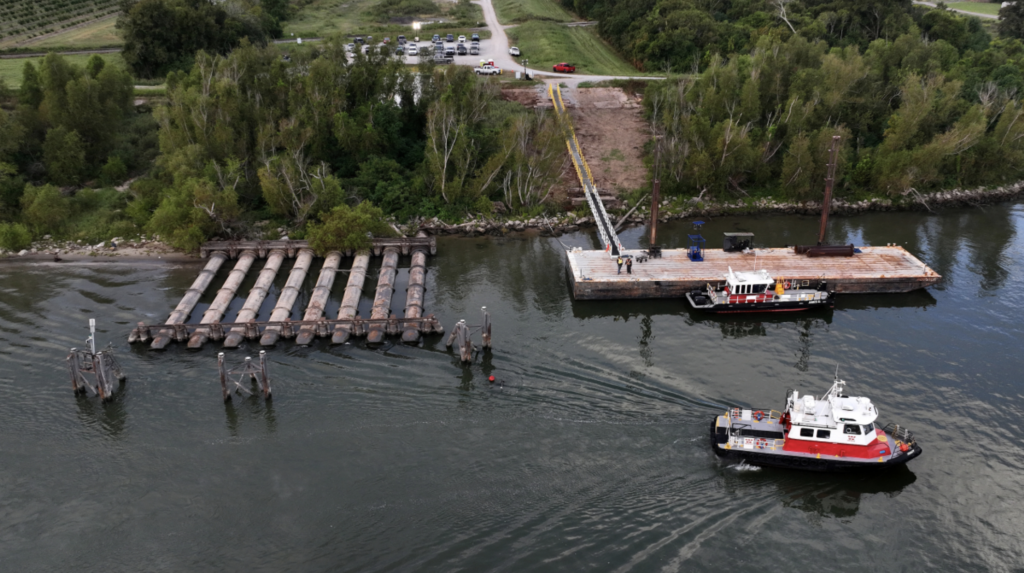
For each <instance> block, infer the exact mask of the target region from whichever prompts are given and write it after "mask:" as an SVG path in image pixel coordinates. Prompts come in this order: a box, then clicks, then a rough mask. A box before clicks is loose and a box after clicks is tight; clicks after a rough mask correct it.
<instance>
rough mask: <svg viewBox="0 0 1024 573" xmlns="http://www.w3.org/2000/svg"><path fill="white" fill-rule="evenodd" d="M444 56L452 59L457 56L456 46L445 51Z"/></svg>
mask: <svg viewBox="0 0 1024 573" xmlns="http://www.w3.org/2000/svg"><path fill="white" fill-rule="evenodd" d="M444 55H445V56H447V57H449V58H451V57H453V56H454V55H455V46H448V47H447V48H445V49H444Z"/></svg>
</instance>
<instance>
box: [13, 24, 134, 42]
mask: <svg viewBox="0 0 1024 573" xmlns="http://www.w3.org/2000/svg"><path fill="white" fill-rule="evenodd" d="M115 24H117V18H116V17H114V18H106V19H103V20H99V21H96V22H93V23H92V24H89V25H87V26H82V27H81V28H76V29H74V30H67V31H65V32H61V33H60V34H54V35H53V36H49V37H46V38H41V39H39V40H34V41H31V42H29V43H27V44H25V46H26V47H32V48H83V49H86V48H105V47H109V46H120V45H121V44H124V40H122V39H121V35H120V34H119V33H118V31H117V29H116V28H114V25H115Z"/></svg>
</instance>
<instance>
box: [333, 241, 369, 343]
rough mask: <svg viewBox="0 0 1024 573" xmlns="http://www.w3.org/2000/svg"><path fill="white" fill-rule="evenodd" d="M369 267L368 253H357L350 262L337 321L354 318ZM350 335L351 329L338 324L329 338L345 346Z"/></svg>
mask: <svg viewBox="0 0 1024 573" xmlns="http://www.w3.org/2000/svg"><path fill="white" fill-rule="evenodd" d="M368 266H370V253H369V251H359V252H358V253H356V258H355V260H354V261H352V270H350V271H349V273H348V283H347V284H346V285H345V295H344V296H343V297H342V299H341V307H340V308H339V309H338V320H352V319H354V318H355V317H356V311H357V310H358V309H359V299H360V298H361V297H362V296H363V283H364V282H366V268H367V267H368ZM351 335H352V327H351V326H349V325H347V324H339V325H338V326H336V327H334V335H333V336H332V337H331V343H332V344H345V343H346V342H348V339H349V337H350V336H351Z"/></svg>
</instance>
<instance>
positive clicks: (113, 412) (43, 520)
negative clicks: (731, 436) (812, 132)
mask: <svg viewBox="0 0 1024 573" xmlns="http://www.w3.org/2000/svg"><path fill="white" fill-rule="evenodd" d="M831 224H832V227H831V231H830V233H831V240H832V241H834V242H843V243H848V242H853V243H856V244H858V245H864V244H868V245H871V244H873V245H884V244H886V243H898V244H900V245H902V246H904V247H905V248H907V249H908V250H909V251H910V252H911V253H913V254H915V255H916V256H918V257H919V258H920V259H921V260H922V261H923V262H925V263H926V264H928V265H929V266H930V267H931V268H933V269H934V270H935V271H936V272H938V273H940V274H942V275H943V276H944V277H945V280H944V282H943V283H942V284H941V285H940V286H939V287H936V288H933V289H930V290H928V291H918V292H914V293H910V294H905V295H876V296H852V295H851V296H847V297H841V298H840V299H839V301H838V303H837V305H836V310H835V311H834V313H832V314H813V315H812V314H808V315H805V316H784V317H764V316H758V317H727V318H707V317H703V316H700V315H697V314H692V313H691V312H689V311H688V310H687V309H686V307H685V305H684V303H683V302H682V301H666V300H658V301H640V302H619V301H610V302H574V301H572V300H571V297H570V295H569V290H568V287H567V285H566V278H565V271H564V256H563V254H562V252H561V249H562V246H561V244H560V243H559V240H558V239H555V238H551V237H526V236H520V237H506V238H496V237H487V238H456V237H446V238H440V239H439V240H438V255H437V256H436V257H431V258H430V259H428V262H427V264H428V274H427V292H426V299H425V303H426V304H425V308H426V312H427V313H434V314H436V315H437V316H438V317H440V318H441V320H442V323H443V325H444V326H445V328H447V329H449V331H450V329H451V326H452V325H453V324H454V323H455V321H456V320H458V319H460V318H466V319H467V322H469V323H471V324H473V323H476V322H478V318H477V316H478V314H479V309H480V307H481V306H483V305H486V306H487V307H488V310H489V311H490V312H491V315H492V320H493V323H494V345H495V349H494V351H493V353H492V354H490V355H485V356H482V357H480V358H478V359H477V360H476V362H475V363H474V364H473V365H472V366H469V367H463V366H462V365H461V364H459V362H458V359H457V358H456V356H454V355H453V354H450V353H448V352H446V351H445V348H444V344H443V342H444V340H443V339H442V338H441V337H433V338H430V339H428V340H427V341H426V342H425V343H424V344H422V345H421V346H420V347H406V346H402V345H400V344H399V345H394V346H393V345H387V346H385V347H384V348H382V349H368V348H366V347H365V346H363V345H362V343H361V342H359V343H357V344H354V345H345V346H341V347H331V346H329V345H328V344H327V343H326V341H324V340H318V341H317V342H316V343H315V344H314V345H313V346H311V347H309V348H302V347H297V346H294V345H293V344H292V343H290V342H286V343H283V344H280V345H279V346H278V347H277V348H276V349H274V350H272V351H270V352H269V353H268V354H269V356H270V362H271V376H272V378H273V387H274V399H273V402H272V403H270V404H267V403H264V402H263V401H261V400H257V399H240V397H236V398H235V400H234V402H233V404H231V405H228V406H224V405H222V404H221V403H220V388H219V385H218V382H217V370H216V362H217V359H216V355H217V352H218V351H219V349H218V348H217V347H216V345H213V344H210V345H207V348H205V349H203V350H202V351H199V352H190V351H187V350H186V349H185V348H184V345H176V346H175V345H172V347H171V349H170V350H169V351H167V352H150V351H148V350H146V349H144V348H143V347H132V348H129V347H128V345H127V344H126V343H125V339H126V337H127V335H128V332H129V331H130V329H131V328H132V326H134V324H135V323H136V322H137V321H139V320H146V321H148V322H157V321H161V320H163V319H164V318H166V315H167V313H168V312H169V311H170V310H171V309H172V308H173V307H174V306H175V304H177V301H178V300H179V299H180V297H181V296H182V294H183V292H184V290H185V289H187V288H188V286H189V284H191V282H192V279H193V278H194V277H195V274H196V273H197V272H198V270H199V269H200V268H201V265H202V263H167V262H164V261H159V260H154V261H141V262H133V263H118V262H116V261H95V262H93V261H65V262H61V263H51V262H38V261H36V262H15V261H7V262H4V263H2V264H0V356H2V357H0V364H2V365H3V368H2V370H0V392H2V399H0V461H2V463H0V556H2V558H0V560H2V563H3V564H4V566H3V569H4V570H7V571H19V572H20V571H53V570H74V571H110V570H114V571H123V570H127V571H142V570H167V571H183V570H201V571H202V570H210V571H225V570H252V571H263V570H266V571H283V570H297V571H321V570H322V571H327V570H330V571H339V570H340V571H379V570H399V571H407V570H427V571H474V572H476V571H489V570H502V571H629V570H632V571H660V570H668V571H675V570H680V571H697V570H712V569H714V570H722V569H723V568H726V569H728V568H736V567H754V568H766V567H767V568H778V567H803V568H809V569H813V570H817V569H830V570H848V571H874V570H904V571H920V570H944V571H966V570H973V571H979V570H997V571H998V570H1009V569H1012V568H1015V567H1019V566H1020V563H1022V562H1024V542H1022V541H1021V534H1022V533H1024V498H1022V496H1021V495H1020V493H1019V492H1020V491H1022V490H1024V427H1022V424H1021V423H1020V416H1021V414H1022V412H1024V381H1022V378H1021V374H1020V372H1021V367H1022V366H1024V359H1022V358H1021V353H1020V347H1021V344H1022V342H1024V323H1022V321H1021V308H1022V307H1024V294H1022V293H1024V237H1022V231H1024V203H1020V202H1018V203H1012V204H999V205H988V206H984V207H980V208H977V209H971V210H944V211H941V212H938V213H936V214H929V213H922V212H905V213H873V214H865V215H859V216H855V217H848V218H834V219H833V221H832V223H831ZM740 230H742V231H753V232H754V233H756V237H757V239H756V242H757V244H758V245H761V246H780V245H783V244H795V243H798V242H809V241H813V238H814V236H815V234H816V231H817V220H816V219H815V218H813V217H796V216H762V217H737V218H721V219H714V220H712V221H710V222H709V223H708V224H707V225H705V229H704V235H705V237H708V239H709V243H710V244H709V246H715V247H717V246H719V244H720V239H719V237H720V236H721V232H723V231H740ZM644 232H645V230H644V229H643V228H634V229H630V230H627V231H625V232H624V234H623V236H622V242H623V244H624V245H625V246H626V247H627V248H633V247H636V246H641V245H644V244H645V243H644V242H643V237H642V236H643V234H644ZM688 232H692V230H691V226H690V225H689V223H688V222H683V221H679V222H673V223H670V224H668V225H665V226H663V227H662V228H661V230H660V232H659V237H661V238H662V240H663V244H664V246H666V247H683V246H685V244H686V234H687V233H688ZM592 235H594V231H593V229H592V228H591V229H587V228H584V230H583V231H582V232H577V233H570V234H567V235H564V236H562V237H561V238H560V239H561V241H562V242H564V243H565V244H566V245H569V246H583V247H586V248H593V247H595V246H596V241H595V239H594V238H593V237H592ZM321 262H322V260H317V261H316V262H315V263H314V266H313V268H312V269H311V272H310V278H309V279H307V284H306V290H305V292H304V293H303V296H302V297H300V301H299V303H300V304H299V305H297V307H296V311H295V313H294V314H293V316H294V317H296V318H297V317H299V316H301V313H302V308H300V307H302V306H304V304H305V301H306V300H307V298H308V295H309V291H310V290H311V287H312V283H313V282H314V281H315V279H316V275H317V272H318V271H319V265H320V264H321ZM261 264H262V263H260V262H258V263H257V264H256V265H254V268H253V271H252V272H250V273H249V274H250V276H249V278H248V279H247V282H246V283H243V285H242V288H241V290H240V293H243V296H242V297H240V298H238V299H236V300H235V301H234V302H233V303H232V306H231V308H230V309H229V312H228V316H229V317H231V316H233V315H234V313H235V312H237V310H238V308H240V307H241V304H242V301H243V299H244V293H246V292H247V291H248V288H250V287H251V284H252V282H253V281H254V280H255V276H256V274H257V271H258V270H259V267H260V266H261ZM349 264H350V261H347V260H346V261H344V262H343V263H342V267H343V268H347V266H348V265H349ZM379 264H380V260H379V259H376V260H374V261H373V263H371V267H370V276H371V277H375V276H376V275H375V273H376V270H377V268H379ZM609 264H612V263H611V262H609ZM695 264H699V263H695ZM290 265H291V261H290V260H289V261H286V263H285V265H284V267H283V268H282V273H280V274H279V275H278V281H277V284H276V286H275V289H280V287H281V286H283V283H284V280H285V277H286V274H287V273H286V272H285V271H287V270H288V268H290ZM399 266H400V267H403V266H404V267H406V270H405V271H402V272H400V273H399V281H398V282H399V284H398V285H397V292H398V294H397V295H396V298H395V300H394V302H393V304H392V309H393V310H395V311H397V312H401V308H402V306H403V303H404V297H403V296H402V293H404V287H405V283H403V282H402V281H403V280H407V277H408V271H407V267H408V259H407V258H403V259H402V260H401V262H400V265H399ZM229 267H230V265H227V266H226V268H225V269H224V270H223V272H222V273H221V276H220V277H219V278H218V279H216V280H215V281H214V285H215V286H217V284H219V283H217V281H218V280H221V281H222V280H223V277H224V276H226V274H227V272H228V270H229ZM345 278H347V275H342V276H341V277H339V280H338V282H337V283H336V286H335V288H334V294H333V297H332V301H331V303H330V304H329V305H328V307H327V312H328V314H329V315H333V314H334V313H336V312H337V305H338V303H339V299H340V297H341V294H342V290H343V288H342V285H344V279H345ZM375 284H376V280H367V284H366V290H365V292H364V299H363V301H362V303H361V305H360V313H361V314H362V315H364V316H367V315H368V309H369V306H370V301H371V299H372V296H373V292H372V289H373V287H374V285H375ZM214 291H215V288H213V289H210V292H208V293H207V295H206V296H205V297H204V298H203V300H202V302H201V303H200V305H199V306H198V307H197V308H196V310H195V311H194V312H193V315H192V316H193V318H194V319H195V320H198V319H199V317H201V315H202V311H203V310H204V309H205V307H206V306H207V305H208V304H209V303H210V301H211V300H212V299H213V296H214V294H215V293H214ZM275 296H276V290H275V292H273V293H271V296H270V297H268V301H267V302H266V303H265V304H264V306H263V309H264V310H263V313H262V315H261V317H260V318H261V319H265V318H266V316H265V315H268V314H269V309H270V308H272V306H273V300H274V297H275ZM90 317H94V318H97V319H98V321H99V324H100V326H101V328H102V329H103V332H102V333H101V334H100V335H99V337H98V338H99V339H100V342H101V343H102V344H105V343H106V342H107V341H112V342H113V343H114V345H115V346H116V348H117V350H118V352H119V356H120V359H121V362H122V364H123V366H124V369H125V371H126V372H127V374H128V375H129V382H128V384H127V386H126V389H125V392H124V394H123V395H122V396H120V397H119V399H118V400H117V401H116V402H115V403H113V404H110V405H107V406H101V405H100V404H99V403H98V402H97V401H96V400H95V399H94V398H92V399H76V398H75V397H74V396H73V395H72V393H71V389H70V382H69V381H68V375H67V372H66V366H65V364H64V357H65V356H66V354H67V349H68V348H69V347H71V346H79V347H82V346H85V344H84V342H83V341H84V339H85V338H86V337H87V336H88V328H87V324H88V318H90ZM256 353H258V348H256V347H254V346H250V347H249V348H248V349H245V348H243V349H242V350H239V351H237V352H229V353H228V356H229V361H231V362H233V363H235V362H241V360H242V358H243V357H244V356H246V355H253V356H255V354H256ZM837 363H838V364H839V367H840V374H841V376H842V377H843V378H845V379H846V380H847V382H848V383H849V387H848V390H849V391H850V393H851V394H853V395H860V394H863V395H866V396H869V397H871V398H872V399H873V400H874V401H875V404H876V405H877V406H878V407H879V410H880V411H881V417H880V422H882V423H885V422H887V421H898V422H900V423H902V424H904V425H906V426H908V427H909V428H910V429H911V430H913V431H914V432H915V434H916V435H917V436H918V439H919V442H920V443H921V445H922V446H923V448H924V454H923V455H922V457H921V458H919V459H917V460H915V461H913V462H912V463H911V464H910V466H909V468H907V470H906V471H898V472H894V473H892V474H889V475H887V476H885V477H882V478H877V479H865V478H851V477H842V476H828V475H816V474H807V473H799V472H791V471H777V470H768V469H765V470H760V471H757V470H753V469H750V468H747V467H735V466H731V467H730V466H727V465H725V464H723V463H721V462H720V461H719V460H718V459H717V458H716V457H715V456H714V455H713V454H712V452H711V450H710V448H709V446H708V443H707V431H708V423H709V421H710V419H711V417H712V416H714V415H715V414H716V413H718V412H719V411H720V410H721V409H722V408H724V407H725V406H728V405H752V406H756V407H763V408H768V407H774V408H776V409H778V408H779V407H780V406H782V400H783V398H784V392H785V390H786V389H787V388H794V389H797V390H800V392H801V393H806V392H813V393H816V394H819V395H820V394H822V393H824V392H825V391H826V390H827V389H828V387H829V385H830V383H831V380H832V373H833V371H834V370H835V367H836V364H837ZM492 374H493V375H494V376H496V377H497V378H498V379H499V380H501V381H503V382H504V384H503V385H498V386H495V385H490V384H488V383H487V376H488V375H492Z"/></svg>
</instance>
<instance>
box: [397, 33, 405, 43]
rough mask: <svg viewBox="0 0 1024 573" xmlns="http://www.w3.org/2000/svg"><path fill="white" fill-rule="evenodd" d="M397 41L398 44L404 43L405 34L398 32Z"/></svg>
mask: <svg viewBox="0 0 1024 573" xmlns="http://www.w3.org/2000/svg"><path fill="white" fill-rule="evenodd" d="M398 43H399V44H404V43H405V36H404V35H401V34H399V36H398Z"/></svg>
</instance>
